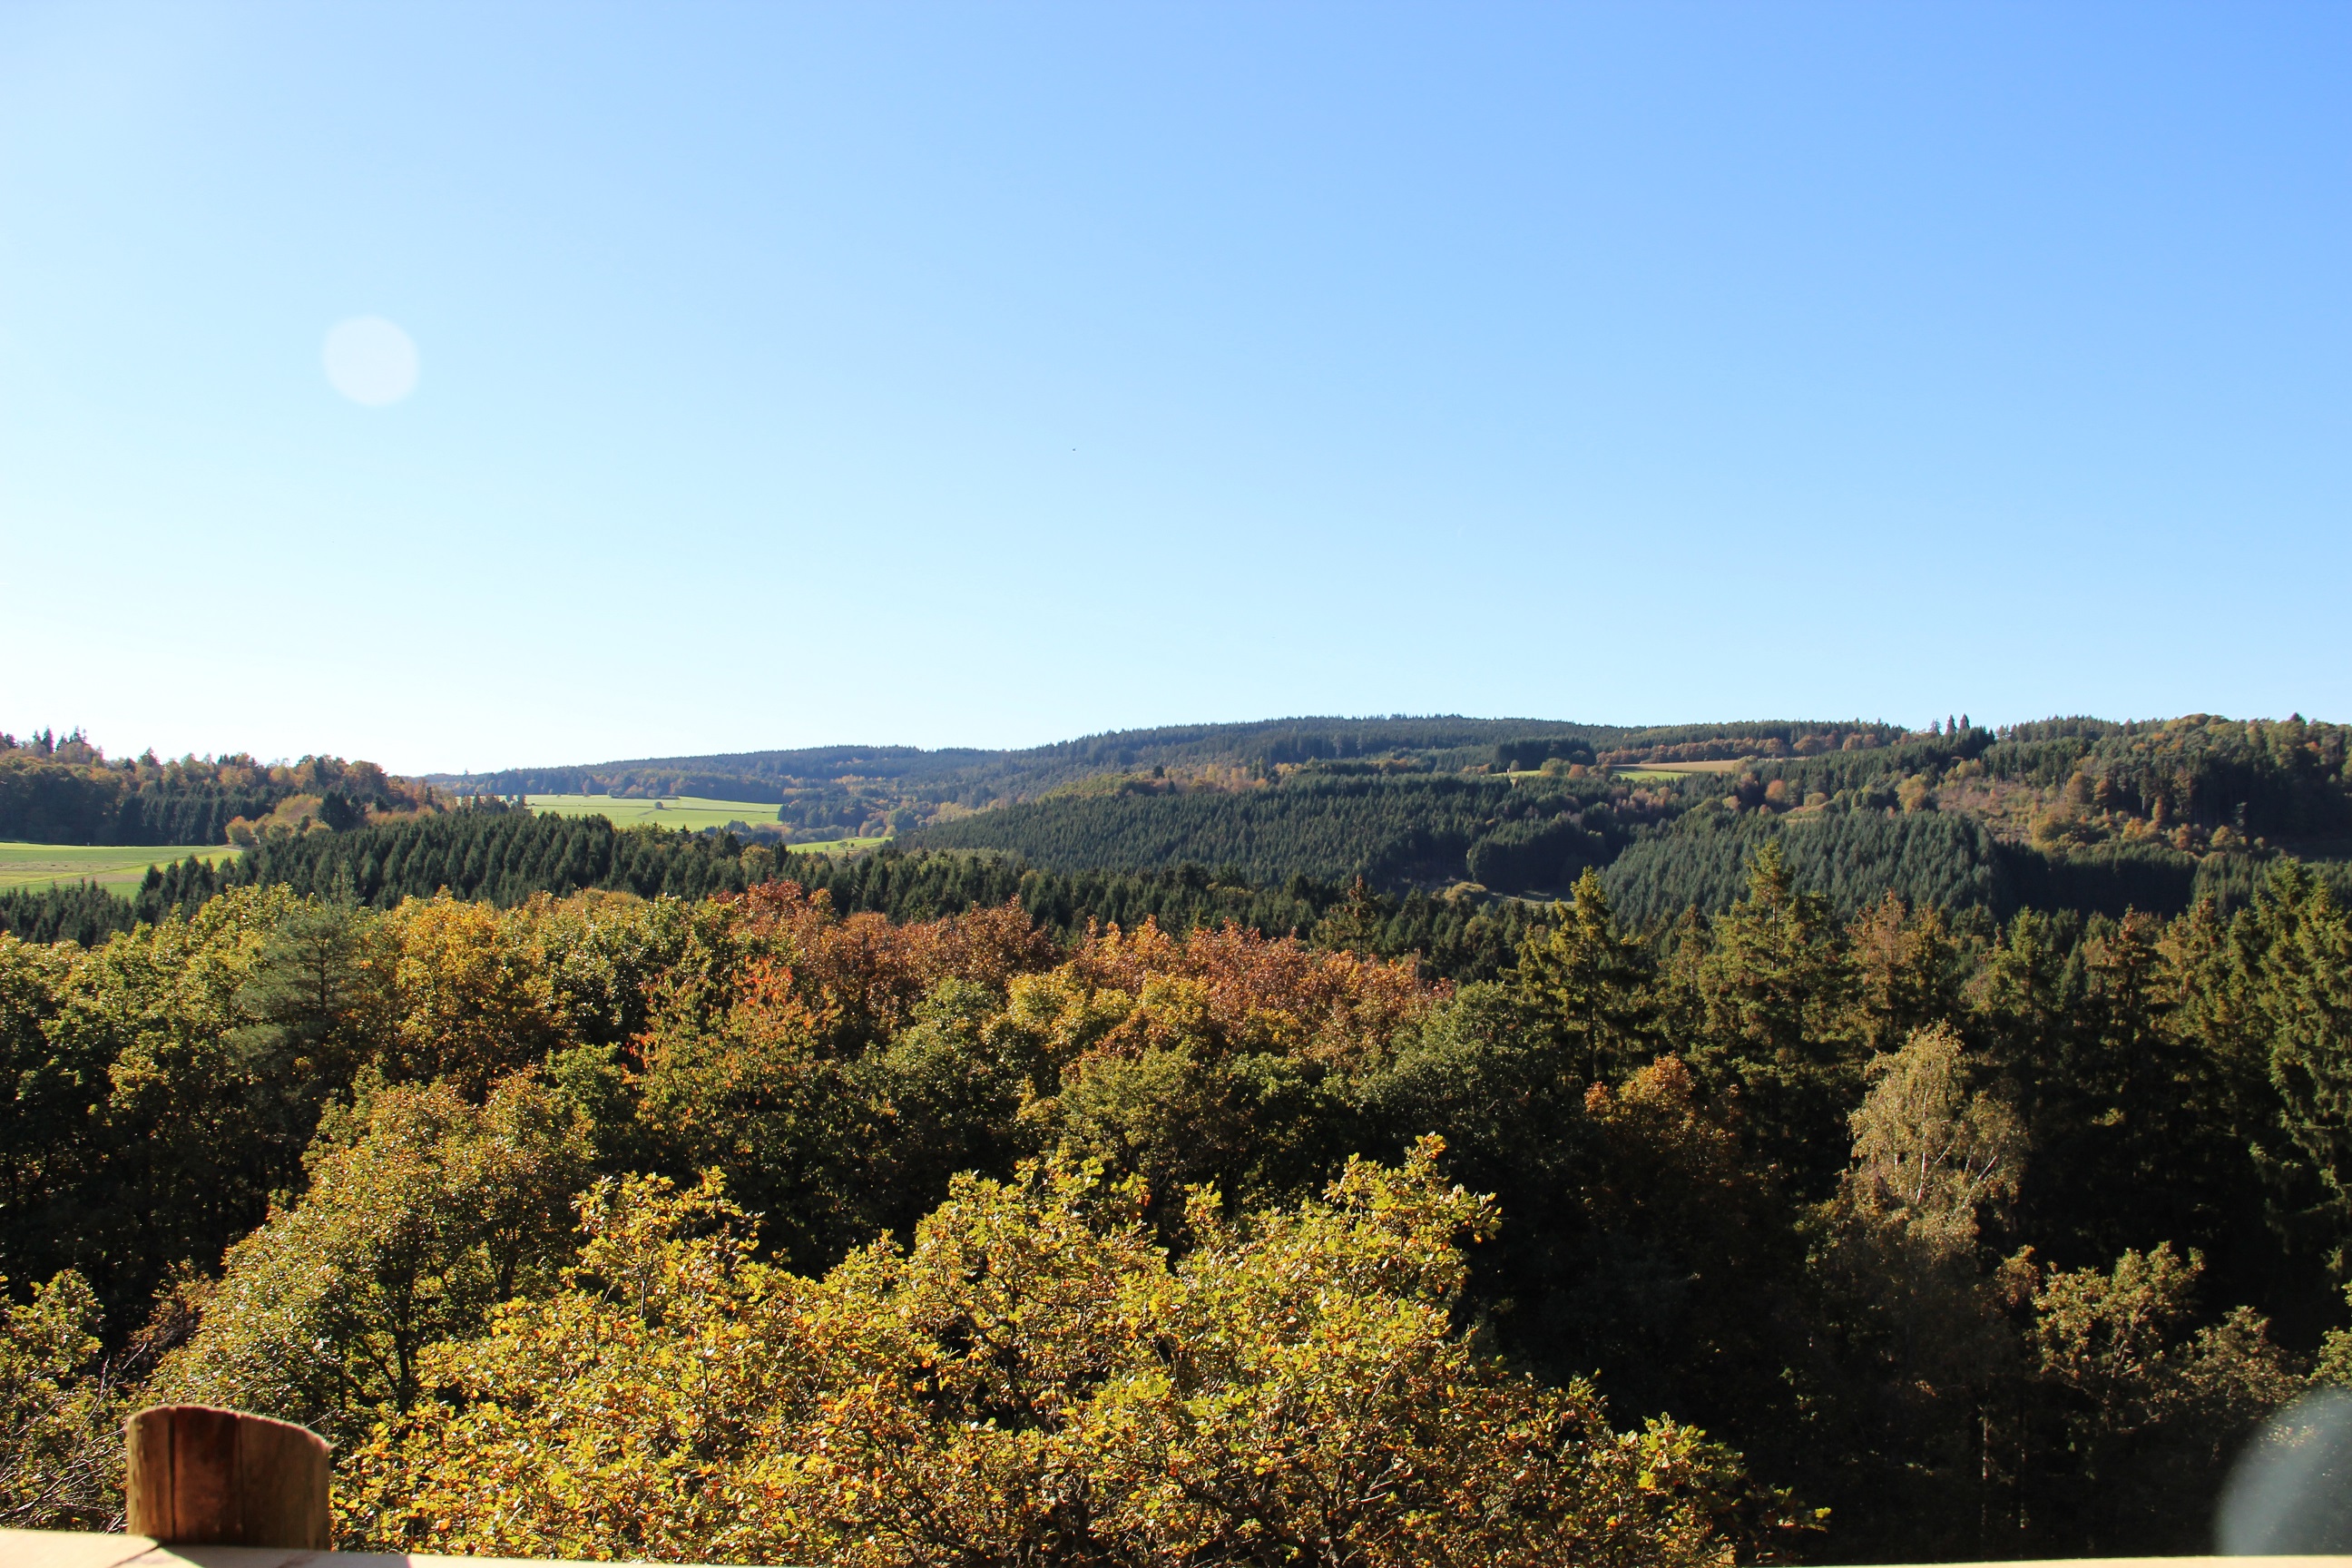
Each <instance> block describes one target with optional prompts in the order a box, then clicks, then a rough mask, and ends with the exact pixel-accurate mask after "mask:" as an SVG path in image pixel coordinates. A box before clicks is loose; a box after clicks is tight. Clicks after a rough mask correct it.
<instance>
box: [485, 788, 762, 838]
mask: <svg viewBox="0 0 2352 1568" xmlns="http://www.w3.org/2000/svg"><path fill="white" fill-rule="evenodd" d="M523 798H524V799H525V800H526V801H528V802H529V803H530V808H531V809H532V810H533V811H552V812H555V813H557V814H558V815H560V816H601V817H604V818H605V819H606V820H608V821H610V822H611V823H612V825H613V826H615V827H643V826H647V825H651V826H655V827H668V828H679V827H684V828H688V829H691V830H693V831H695V832H700V831H701V830H702V829H704V828H706V827H724V826H727V825H728V824H729V823H730V822H740V823H744V824H747V825H751V824H757V823H761V822H773V821H775V820H776V806H775V803H774V802H772V801H757V800H711V799H709V798H708V797H706V796H703V795H671V796H669V797H668V798H667V799H663V800H631V799H627V798H625V797H623V796H620V795H525V796H524V797H523Z"/></svg>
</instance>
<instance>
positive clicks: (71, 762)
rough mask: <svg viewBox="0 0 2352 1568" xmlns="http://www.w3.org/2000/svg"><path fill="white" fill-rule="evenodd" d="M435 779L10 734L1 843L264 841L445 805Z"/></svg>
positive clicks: (0, 770)
mask: <svg viewBox="0 0 2352 1568" xmlns="http://www.w3.org/2000/svg"><path fill="white" fill-rule="evenodd" d="M443 805H444V803H443V802H442V801H441V800H440V799H439V798H438V797H437V796H436V794H435V792H434V790H433V789H432V787H431V786H429V785H425V784H415V783H412V782H410V781H407V780H403V779H395V778H393V777H391V776H390V775H389V774H387V773H385V772H384V771H383V769H382V768H380V767H378V766H376V764H374V763H362V762H352V763H347V762H345V761H343V760H342V759H341V758H340V757H323V756H314V757H305V758H303V759H302V760H301V761H300V762H299V763H260V762H257V761H255V760H254V758H253V757H252V756H251V755H250V754H248V753H246V752H228V753H224V754H222V755H220V756H217V757H195V756H187V757H180V758H177V759H173V760H165V759H163V758H159V757H157V756H156V755H155V753H154V752H152V751H150V752H146V753H145V754H143V755H142V756H137V757H129V758H121V759H110V758H109V757H108V756H107V755H106V753H105V752H103V751H101V750H100V748H99V747H98V746H97V745H96V744H94V743H93V742H91V741H90V740H89V737H87V736H85V735H83V734H82V733H81V732H79V731H75V732H73V733H71V734H68V735H67V736H65V737H64V738H63V739H59V738H58V736H57V735H56V734H54V733H52V732H49V731H41V732H39V733H37V734H34V735H30V736H28V737H26V739H24V740H22V741H19V740H18V739H17V738H16V736H14V735H10V734H6V733H0V840H14V841H20V842H30V843H36V844H222V843H227V842H232V841H234V842H238V843H246V842H253V841H256V840H257V839H258V838H259V837H261V836H262V835H264V834H265V833H267V832H268V830H269V829H270V828H273V827H278V828H285V829H288V830H289V831H296V832H299V831H301V830H303V829H304V828H305V827H307V826H310V825H311V824H312V823H316V824H317V825H319V826H324V827H328V828H344V827H353V826H358V825H359V824H361V823H362V822H366V821H370V820H383V819H387V818H390V817H394V816H413V815H415V814H417V813H420V812H429V811H436V810H439V809H442V807H443Z"/></svg>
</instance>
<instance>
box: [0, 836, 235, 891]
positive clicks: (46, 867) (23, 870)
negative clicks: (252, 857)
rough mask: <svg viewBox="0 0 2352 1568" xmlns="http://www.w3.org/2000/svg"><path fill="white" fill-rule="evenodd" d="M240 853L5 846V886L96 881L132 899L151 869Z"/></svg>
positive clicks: (167, 847) (1, 850)
mask: <svg viewBox="0 0 2352 1568" xmlns="http://www.w3.org/2000/svg"><path fill="white" fill-rule="evenodd" d="M236 853H237V851H236V849H235V848H233V847H230V846H229V845H226V844H14V843H6V844H0V888H45V887H47V886H48V885H49V884H50V883H52V882H57V883H61V884H62V883H72V882H96V883H97V884H98V885H99V886H100V887H102V888H106V889H110V890H111V891H113V892H117V893H121V894H122V895H123V896H124V897H126V898H127V897H129V896H130V893H131V889H133V888H136V887H137V886H138V885H139V884H140V883H141V882H142V880H144V879H145V878H146V876H147V868H148V867H150V866H168V865H170V864H171V863H172V862H173V861H174V860H185V859H188V858H191V857H194V858H196V859H200V860H205V861H208V862H209V861H217V860H221V859H225V858H227V857H229V856H231V855H235V854H236Z"/></svg>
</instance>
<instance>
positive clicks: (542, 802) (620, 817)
mask: <svg viewBox="0 0 2352 1568" xmlns="http://www.w3.org/2000/svg"><path fill="white" fill-rule="evenodd" d="M523 798H524V799H526V800H528V801H529V802H530V808H531V809H532V810H533V811H552V812H559V813H561V814H562V815H563V816H602V817H604V818H606V819H608V820H609V821H611V823H612V824H613V826H615V827H637V826H643V825H645V824H646V823H651V824H652V825H653V826H656V827H672V828H676V827H686V828H692V829H694V830H695V831H697V832H699V831H700V830H702V829H703V828H706V827H724V826H727V825H728V824H729V823H730V822H740V823H743V824H745V825H747V826H751V825H756V824H759V823H762V822H773V821H775V820H776V808H775V807H774V806H773V805H768V804H766V803H764V802H761V801H756V800H712V799H709V797H707V796H704V795H670V796H668V797H667V798H665V799H661V800H632V799H627V798H625V797H623V796H619V795H525V796H524V797H523ZM883 842H885V840H884V839H881V838H878V837H877V838H827V839H824V840H822V841H820V842H817V843H813V844H794V845H793V846H791V848H792V851H793V853H794V854H796V855H804V854H809V853H812V852H814V853H816V854H820V855H845V854H849V853H851V852H853V851H855V850H859V849H871V848H873V847H875V846H876V845H877V844H881V843H883Z"/></svg>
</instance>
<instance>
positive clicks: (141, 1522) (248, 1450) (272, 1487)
mask: <svg viewBox="0 0 2352 1568" xmlns="http://www.w3.org/2000/svg"><path fill="white" fill-rule="evenodd" d="M123 1439H124V1443H125V1445H126V1447H127V1448H128V1450H129V1452H128V1455H127V1458H128V1459H129V1464H128V1466H127V1467H126V1471H125V1476H124V1483H123V1492H124V1499H123V1500H124V1504H125V1507H124V1516H125V1517H124V1521H123V1522H124V1525H125V1527H126V1528H127V1529H128V1530H129V1531H131V1533H132V1534H134V1535H148V1536H152V1537H154V1538H155V1539H156V1540H157V1541H163V1542H173V1543H177V1544H184V1545H192V1546H271V1547H280V1548H291V1549H294V1550H297V1551H306V1552H324V1551H326V1550H327V1549H328V1548H329V1547H330V1546H331V1544H333V1543H332V1542H331V1539H330V1534H331V1526H330V1524H329V1522H328V1516H327V1475H328V1461H327V1442H326V1439H325V1438H323V1437H321V1436H319V1435H318V1434H317V1433H316V1432H313V1431H311V1430H310V1428H309V1427H307V1426H295V1425H294V1424H293V1423H292V1422H290V1421H273V1420H271V1419H270V1418H269V1417H268V1416H266V1415H246V1414H245V1413H244V1412H243V1411H241V1410H220V1409H215V1407H213V1406H212V1405H154V1406H152V1407H151V1408H149V1409H146V1410H142V1411H141V1412H139V1413H138V1414H137V1415H133V1416H132V1417H131V1419H130V1420H129V1421H127V1422H125V1423H124V1424H123Z"/></svg>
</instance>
